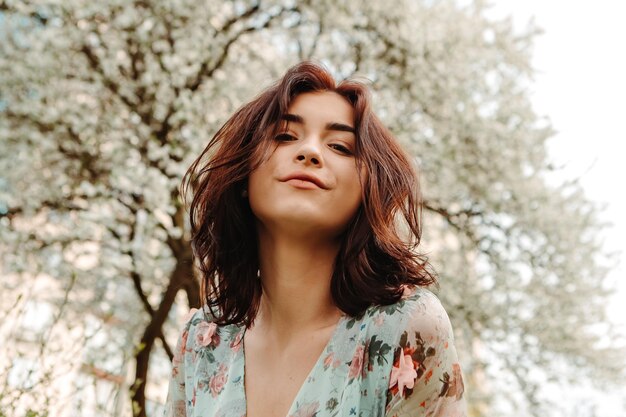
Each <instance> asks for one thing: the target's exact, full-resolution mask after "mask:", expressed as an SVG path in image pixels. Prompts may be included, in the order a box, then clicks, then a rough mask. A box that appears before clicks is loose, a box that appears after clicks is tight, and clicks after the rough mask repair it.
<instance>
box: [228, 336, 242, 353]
mask: <svg viewBox="0 0 626 417" xmlns="http://www.w3.org/2000/svg"><path fill="white" fill-rule="evenodd" d="M242 338H243V332H239V333H237V336H235V338H234V339H233V341H232V342H230V350H232V351H233V353H237V352H239V349H241V339H242Z"/></svg>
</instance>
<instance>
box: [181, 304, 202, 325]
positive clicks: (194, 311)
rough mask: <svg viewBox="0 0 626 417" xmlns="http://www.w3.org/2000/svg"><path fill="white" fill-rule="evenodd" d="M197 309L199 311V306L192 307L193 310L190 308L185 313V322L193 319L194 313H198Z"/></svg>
mask: <svg viewBox="0 0 626 417" xmlns="http://www.w3.org/2000/svg"><path fill="white" fill-rule="evenodd" d="M196 311H198V309H197V308H192V309H191V310H189V313H187V314H185V318H184V319H183V322H184V323H187V322H188V321H189V320H191V318H192V317H193V315H194V314H196Z"/></svg>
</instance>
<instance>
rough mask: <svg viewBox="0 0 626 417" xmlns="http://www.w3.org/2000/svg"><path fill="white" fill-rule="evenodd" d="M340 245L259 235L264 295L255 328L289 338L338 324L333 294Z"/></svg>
mask: <svg viewBox="0 0 626 417" xmlns="http://www.w3.org/2000/svg"><path fill="white" fill-rule="evenodd" d="M338 251H339V243H329V242H319V241H313V240H311V239H302V238H288V237H280V238H277V237H276V236H270V235H269V234H267V233H263V232H261V233H259V262H260V273H261V281H262V285H263V295H262V297H261V304H260V306H259V314H258V315H257V318H256V320H255V327H256V326H258V327H259V328H263V329H265V330H267V331H272V332H274V333H278V334H277V336H278V335H280V334H283V335H284V336H285V337H288V335H290V334H294V333H297V332H300V331H311V330H317V329H321V328H325V327H328V326H331V325H334V324H336V322H337V320H338V319H339V317H340V316H341V311H340V310H339V309H338V308H337V307H336V306H335V305H334V303H333V301H332V297H331V293H330V280H331V277H332V273H333V269H334V263H335V258H336V256H337V253H338Z"/></svg>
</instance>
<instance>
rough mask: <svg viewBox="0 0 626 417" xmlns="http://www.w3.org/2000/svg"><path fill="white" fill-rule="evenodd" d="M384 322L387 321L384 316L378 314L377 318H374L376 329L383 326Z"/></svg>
mask: <svg viewBox="0 0 626 417" xmlns="http://www.w3.org/2000/svg"><path fill="white" fill-rule="evenodd" d="M384 322H385V319H384V317H383V315H382V314H378V315H377V316H376V317H374V324H375V325H376V327H380V326H382V325H383V323H384Z"/></svg>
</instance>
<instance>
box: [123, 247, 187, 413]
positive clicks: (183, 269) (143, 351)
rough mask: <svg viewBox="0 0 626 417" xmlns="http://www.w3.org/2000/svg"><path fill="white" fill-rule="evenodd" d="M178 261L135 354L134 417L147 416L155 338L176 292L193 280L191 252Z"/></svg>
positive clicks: (132, 398) (132, 388) (159, 333)
mask: <svg viewBox="0 0 626 417" xmlns="http://www.w3.org/2000/svg"><path fill="white" fill-rule="evenodd" d="M177 258H178V262H177V263H176V267H175V268H174V271H173V272H172V275H171V277H170V282H169V284H168V285H167V288H166V289H165V291H164V293H163V297H162V298H161V303H160V304H159V307H158V308H157V309H156V310H155V311H154V314H153V315H152V318H151V320H150V323H148V326H147V327H146V329H145V331H144V333H143V335H142V337H141V341H140V343H139V348H138V349H137V353H136V355H135V361H136V364H137V367H136V370H135V382H134V383H133V385H132V386H131V400H132V406H133V416H134V417H146V394H145V390H146V379H147V376H148V369H149V363H150V354H151V352H152V347H153V346H154V342H155V340H156V339H157V338H158V337H159V335H161V334H162V328H163V323H165V320H166V319H167V315H168V313H169V311H170V309H171V308H172V305H173V304H174V300H175V299H176V294H177V293H178V291H179V290H180V289H181V288H184V287H186V286H187V285H188V284H187V282H188V281H190V280H193V263H192V259H191V254H190V253H187V252H184V255H182V256H179V257H177Z"/></svg>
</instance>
